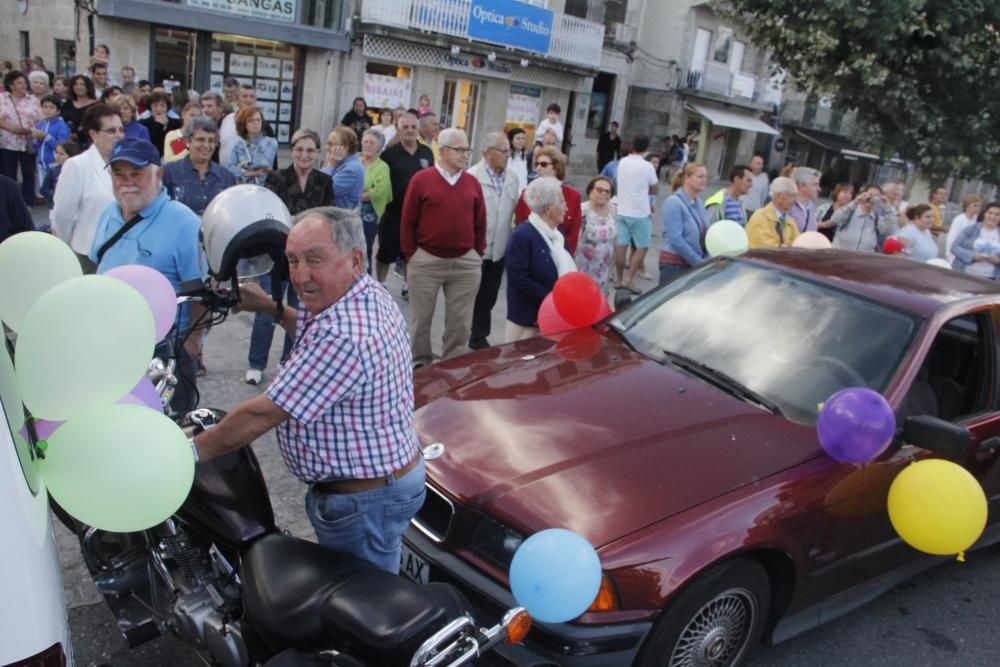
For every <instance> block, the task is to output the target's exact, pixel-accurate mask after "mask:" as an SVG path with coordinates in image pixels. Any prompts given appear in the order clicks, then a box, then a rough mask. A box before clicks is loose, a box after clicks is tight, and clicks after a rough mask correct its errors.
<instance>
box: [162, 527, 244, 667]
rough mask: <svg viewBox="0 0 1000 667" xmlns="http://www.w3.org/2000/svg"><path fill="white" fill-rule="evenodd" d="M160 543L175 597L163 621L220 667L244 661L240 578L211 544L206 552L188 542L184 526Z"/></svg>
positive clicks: (234, 665)
mask: <svg viewBox="0 0 1000 667" xmlns="http://www.w3.org/2000/svg"><path fill="white" fill-rule="evenodd" d="M172 527H173V528H174V530H173V534H171V535H168V536H165V537H163V538H162V539H161V541H160V544H159V547H160V548H159V554H160V556H161V563H163V564H164V565H166V563H171V564H172V565H174V566H175V567H173V568H167V569H170V570H171V576H172V579H173V584H174V590H175V591H177V599H176V602H175V603H174V605H173V608H172V610H171V614H170V620H169V621H168V625H169V626H170V627H171V628H172V629H173V631H174V632H175V633H176V634H177V635H178V636H179V637H180V638H181V639H182V640H184V641H185V642H187V643H189V644H191V645H193V646H194V647H196V648H197V649H199V650H201V651H204V652H207V653H208V654H209V655H210V656H211V657H212V659H213V662H214V663H215V664H218V665H221V666H222V667H243V666H245V665H247V664H248V662H249V658H248V655H247V649H246V645H245V643H244V641H243V634H242V628H241V626H240V621H239V617H240V616H242V605H241V602H240V589H239V578H238V576H237V574H236V572H235V570H234V569H233V567H232V565H231V564H230V563H229V561H228V560H226V558H225V556H224V555H223V554H222V553H221V552H220V551H219V550H218V548H216V547H215V546H214V545H213V546H211V547H209V548H208V549H207V550H206V549H205V548H203V547H200V546H199V545H196V544H194V543H192V541H191V540H190V538H189V537H188V535H187V534H186V532H185V531H184V530H183V528H179V527H176V524H175V525H174V526H172Z"/></svg>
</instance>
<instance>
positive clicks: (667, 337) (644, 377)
mask: <svg viewBox="0 0 1000 667" xmlns="http://www.w3.org/2000/svg"><path fill="white" fill-rule="evenodd" d="M998 331H1000V286H998V285H997V284H996V283H993V282H991V281H987V280H983V279H979V278H975V277H972V276H968V275H965V274H961V273H958V272H954V271H949V270H944V269H939V268H936V267H932V266H928V265H924V264H920V263H917V262H912V261H909V260H905V259H900V258H896V257H886V256H881V255H871V254H858V253H850V252H840V251H833V250H830V251H820V252H817V251H799V250H789V249H785V250H771V251H754V252H750V253H748V254H746V255H745V256H743V257H740V258H738V259H716V260H713V261H711V262H708V263H706V264H704V265H702V266H700V267H699V268H697V269H696V270H694V271H691V272H689V273H688V274H686V275H685V276H683V277H682V278H679V279H678V280H676V281H674V282H672V283H670V284H668V285H666V286H664V287H662V288H660V289H658V290H656V291H654V292H651V293H650V294H647V295H646V296H644V297H643V298H641V299H639V300H638V301H636V302H634V303H633V304H631V305H630V306H629V307H627V308H626V309H624V310H622V311H619V312H618V313H616V314H615V315H614V316H613V317H612V318H611V319H609V320H608V321H606V322H604V323H602V324H599V325H598V326H596V327H595V328H594V329H586V330H581V331H576V332H572V333H569V334H564V335H560V336H555V337H550V338H535V339H532V340H527V341H521V342H518V343H515V344H512V345H506V346H502V347H498V348H492V349H488V350H483V351H480V352H477V353H474V354H470V355H468V356H465V357H462V358H460V359H454V360H452V361H448V362H444V363H440V364H437V365H435V366H433V367H431V368H428V369H425V370H423V371H421V372H419V373H418V374H417V376H416V377H417V410H416V425H417V430H418V432H419V435H420V438H421V441H422V443H423V445H424V447H425V452H426V454H427V456H428V459H429V461H428V467H427V470H428V487H429V489H428V490H429V493H428V498H427V502H426V504H425V506H424V507H423V509H422V510H421V512H420V513H419V515H418V516H417V518H416V519H415V520H414V523H413V525H412V526H411V527H410V529H409V530H408V532H407V534H406V537H405V545H404V547H405V548H404V557H403V569H404V571H405V572H406V573H408V574H409V575H410V576H411V577H413V578H415V579H417V580H418V581H427V580H444V581H450V582H453V583H456V584H457V585H458V586H459V587H460V588H462V590H463V591H464V592H465V593H466V594H467V595H468V597H469V598H470V599H471V600H472V601H473V603H474V604H475V605H477V606H478V607H479V608H480V612H481V613H484V614H486V615H487V616H488V615H489V614H490V613H493V614H497V613H499V611H500V610H501V609H504V608H507V607H510V606H511V604H512V600H511V596H510V594H509V592H507V591H508V589H507V571H508V567H509V564H510V560H511V558H512V556H513V553H514V550H515V549H516V548H517V547H518V545H519V544H520V543H521V542H522V541H523V540H524V538H525V537H526V536H528V535H531V534H533V533H535V532H537V531H539V530H542V529H545V528H553V527H560V528H569V529H572V530H574V531H577V532H578V533H580V534H581V535H583V536H584V537H585V538H587V539H588V540H589V541H590V542H591V544H593V545H594V546H595V548H596V549H597V551H598V554H599V555H600V558H601V563H602V567H603V573H604V579H603V582H602V589H601V594H600V595H599V596H598V598H597V600H595V603H594V605H593V606H592V607H591V609H590V610H588V612H587V613H584V614H583V615H582V616H580V617H579V618H578V619H576V620H575V621H573V622H571V623H565V624H554V625H546V624H542V623H538V624H536V627H535V628H534V629H533V630H532V633H531V635H530V636H529V638H528V640H527V641H526V642H525V644H524V646H517V647H511V648H510V649H509V651H508V652H507V655H506V657H507V658H508V659H509V660H510V661H511V662H512V663H513V664H527V665H539V664H541V665H545V664H560V665H602V666H603V665H628V664H637V665H671V666H673V665H737V664H740V663H741V662H743V661H744V660H745V658H746V657H747V655H748V654H749V652H750V651H751V650H752V648H753V647H754V646H755V645H756V643H757V642H758V641H759V640H761V639H762V638H763V639H764V640H765V641H767V642H778V641H782V640H784V639H787V638H789V637H792V636H794V635H796V634H798V633H801V632H804V631H806V630H809V629H810V628H813V627H815V626H817V625H819V624H820V623H821V622H825V621H828V620H830V619H832V618H835V617H836V616H838V615H840V614H843V613H845V612H847V611H849V610H851V609H853V608H855V607H857V606H859V605H861V604H863V603H864V602H866V601H868V600H870V599H872V598H873V597H874V596H876V595H878V594H879V593H881V592H883V591H885V590H887V589H889V588H890V587H892V586H894V585H895V584H897V583H899V582H901V581H903V580H904V579H906V578H907V577H910V576H913V575H914V574H916V573H917V572H919V571H921V570H923V569H925V568H927V567H929V566H931V565H933V564H935V563H938V562H940V561H941V560H943V558H941V557H931V556H928V555H926V554H922V553H919V552H917V551H916V550H914V549H913V548H911V547H909V546H908V545H907V544H905V543H904V542H903V541H902V540H901V539H900V538H899V536H898V535H897V534H896V532H895V531H894V530H893V528H892V525H891V524H890V521H889V517H888V515H887V512H886V505H885V503H886V496H887V493H888V488H889V485H890V484H891V483H892V480H893V478H894V477H895V475H896V474H897V473H898V472H899V471H900V470H901V469H902V468H903V467H904V466H906V465H907V464H909V463H910V462H911V461H913V460H914V459H920V458H923V457H928V456H938V457H947V458H951V459H953V460H955V461H957V462H958V463H960V464H962V465H963V466H965V467H966V468H967V469H968V470H969V471H970V472H971V473H972V474H973V475H975V476H976V477H977V478H978V479H979V480H980V482H981V483H982V484H983V486H984V488H985V491H986V495H987V497H988V498H990V504H991V506H992V507H993V509H995V508H996V504H997V502H998V498H1000V454H998V447H1000V437H998V436H1000V413H998V400H1000V399H998V394H997V379H998V375H997V371H998V363H1000V350H998V345H997V341H998ZM852 386H867V387H870V388H872V389H875V390H876V391H879V392H881V393H883V394H884V395H885V396H886V398H887V399H888V400H889V402H890V404H891V405H892V406H893V408H894V410H895V411H896V416H897V423H898V425H899V431H898V437H897V439H896V442H894V443H893V444H892V445H891V446H890V447H889V449H888V450H887V451H886V452H885V453H884V454H883V455H882V456H880V457H878V458H877V459H876V460H875V461H872V462H871V463H868V464H866V465H846V464H841V463H837V462H836V461H834V460H833V459H831V458H829V457H828V456H827V455H826V454H824V452H823V451H822V450H821V448H820V446H819V443H818V440H817V437H816V430H815V423H816V417H817V412H818V410H819V404H820V403H822V402H823V401H824V400H826V399H827V398H828V397H829V396H830V395H831V394H833V393H834V392H836V391H838V390H840V389H842V388H845V387H852ZM998 526H1000V524H998V522H997V520H996V512H990V522H989V524H988V526H987V529H986V532H985V533H984V535H983V537H982V538H981V540H980V541H979V543H977V546H984V545H986V544H989V543H991V542H996V541H1000V527H998Z"/></svg>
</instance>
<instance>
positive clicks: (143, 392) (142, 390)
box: [118, 375, 163, 412]
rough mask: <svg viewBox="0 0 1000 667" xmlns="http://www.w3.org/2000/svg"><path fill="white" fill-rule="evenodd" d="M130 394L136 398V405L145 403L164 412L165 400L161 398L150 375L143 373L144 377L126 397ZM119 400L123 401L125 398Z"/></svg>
mask: <svg viewBox="0 0 1000 667" xmlns="http://www.w3.org/2000/svg"><path fill="white" fill-rule="evenodd" d="M129 396H131V397H133V398H135V399H136V401H137V402H136V405H145V406H148V407H151V408H153V409H154V410H157V411H159V412H163V401H161V400H160V394H159V392H157V391H156V387H155V386H153V381H152V380H150V379H149V376H148V375H143V376H142V379H141V380H139V384H137V385H135V388H133V389H132V391H130V392H129V393H128V396H126V397H125V398H128V397H129ZM118 402H119V403H122V402H124V399H122V400H121V401H118ZM130 402H132V401H130Z"/></svg>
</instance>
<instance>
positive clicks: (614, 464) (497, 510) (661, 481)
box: [415, 329, 820, 546]
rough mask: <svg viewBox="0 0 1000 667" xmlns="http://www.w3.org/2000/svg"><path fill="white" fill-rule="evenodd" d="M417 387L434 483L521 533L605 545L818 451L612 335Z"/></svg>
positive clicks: (792, 431)
mask: <svg viewBox="0 0 1000 667" xmlns="http://www.w3.org/2000/svg"><path fill="white" fill-rule="evenodd" d="M574 337H575V338H574ZM567 341H568V342H567ZM416 389H417V397H418V406H419V407H418V409H417V410H416V412H415V423H416V428H417V431H418V434H419V436H420V440H421V442H422V444H423V445H424V446H425V447H426V446H427V445H429V444H431V443H436V442H439V443H442V444H443V445H444V447H445V452H444V454H443V455H442V456H441V457H440V458H437V459H434V460H431V461H429V462H428V466H427V468H428V477H429V479H430V480H431V481H432V483H434V484H435V485H437V486H438V487H440V488H441V489H443V490H445V491H446V492H448V493H449V494H451V495H452V496H454V497H456V498H457V499H458V500H460V501H461V502H463V503H465V504H467V505H469V506H471V507H473V508H475V509H478V510H481V511H484V512H487V513H489V514H490V515H492V516H494V517H496V518H498V519H500V520H501V521H504V522H505V523H508V524H510V525H512V526H514V527H517V528H519V529H520V530H523V531H526V532H533V531H536V530H540V529H543V528H548V527H562V528H569V529H571V530H575V531H577V532H579V533H580V534H582V535H583V536H584V537H586V538H587V539H588V540H589V541H590V542H591V543H592V544H594V545H595V546H603V545H605V544H608V543H609V542H611V541H613V540H615V539H617V538H620V537H623V536H625V535H627V534H629V533H631V532H633V531H635V530H638V529H641V528H643V527H644V526H647V525H649V524H651V523H654V522H656V521H658V520H660V519H664V518H666V517H669V516H671V515H673V514H676V513H678V512H682V511H684V510H686V509H689V508H691V507H694V506H696V505H698V504H700V503H703V502H705V501H707V500H710V499H712V498H714V497H717V496H719V495H720V494H724V493H726V492H728V491H732V490H734V489H737V488H739V487H741V486H744V485H746V484H751V483H753V482H755V481H757V480H760V479H763V478H765V477H768V476H770V475H772V474H774V473H776V472H779V471H781V470H783V469H786V468H789V467H791V466H794V465H797V464H799V463H801V462H804V461H806V460H808V459H810V458H813V457H815V456H816V455H818V454H819V451H820V450H819V446H818V444H817V441H816V437H815V432H814V430H813V429H811V428H807V427H804V426H801V425H798V424H794V423H792V422H789V421H788V420H786V419H783V418H781V417H777V416H774V415H772V414H770V413H768V412H765V411H763V410H761V409H760V408H758V407H756V406H754V405H750V404H748V403H746V402H744V401H742V400H739V399H737V398H734V397H732V396H730V395H729V394H727V393H725V392H723V391H721V390H719V389H717V388H716V387H713V386H711V385H708V384H706V383H705V382H703V381H702V380H699V379H697V378H694V377H691V376H689V375H687V374H685V373H683V372H680V371H678V370H676V369H675V368H674V367H673V366H671V365H662V364H660V363H657V362H655V361H652V360H649V359H647V358H645V357H643V356H642V355H640V354H638V353H636V352H634V351H632V350H631V349H629V348H628V347H626V346H625V345H624V344H622V343H621V342H620V339H619V338H618V335H617V334H615V333H613V332H610V331H605V332H603V333H598V332H595V331H593V330H589V329H588V330H585V331H584V332H575V333H574V334H570V336H569V337H562V338H559V339H557V340H546V339H543V338H538V339H533V340H531V341H524V342H522V343H517V344H514V345H509V346H503V347H501V348H494V349H491V350H487V351H485V352H484V353H476V354H472V355H468V356H466V357H463V358H461V359H456V360H453V361H451V362H445V363H443V364H438V365H436V366H434V367H433V370H430V371H429V372H421V373H418V374H417V377H416ZM424 401H426V403H424ZM421 403H423V404H422V405H421Z"/></svg>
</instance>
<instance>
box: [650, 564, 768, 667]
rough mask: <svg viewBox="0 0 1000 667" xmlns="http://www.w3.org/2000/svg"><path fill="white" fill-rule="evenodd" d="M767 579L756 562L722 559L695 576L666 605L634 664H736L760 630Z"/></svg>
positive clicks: (732, 666) (667, 666)
mask: <svg viewBox="0 0 1000 667" xmlns="http://www.w3.org/2000/svg"><path fill="white" fill-rule="evenodd" d="M770 609H771V582H770V579H769V578H768V575H767V571H766V570H765V569H764V567H763V566H762V565H761V564H760V562H759V561H757V560H755V559H753V558H749V557H746V556H743V557H739V558H733V559H731V560H727V561H723V562H722V563H718V564H716V565H715V566H714V567H711V568H709V569H708V570H706V571H705V572H703V573H702V574H700V575H698V576H697V577H696V578H695V579H694V580H693V581H691V583H689V584H688V585H687V586H685V587H684V589H683V590H681V591H680V592H679V593H678V594H677V596H676V597H675V598H674V599H673V600H672V601H671V602H670V604H668V605H667V607H666V608H665V609H664V610H663V613H662V614H661V615H660V619H659V620H658V621H657V622H656V625H655V626H653V630H652V632H650V633H649V635H648V636H647V637H646V641H645V643H644V644H643V647H642V650H641V651H640V652H639V656H638V659H637V660H636V663H635V664H636V667H738V665H742V664H743V663H744V661H746V659H747V657H748V656H749V655H750V653H751V651H752V650H753V647H754V645H755V644H756V643H757V642H758V641H760V637H761V635H763V634H764V627H765V625H766V623H767V619H768V614H769V613H770Z"/></svg>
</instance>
